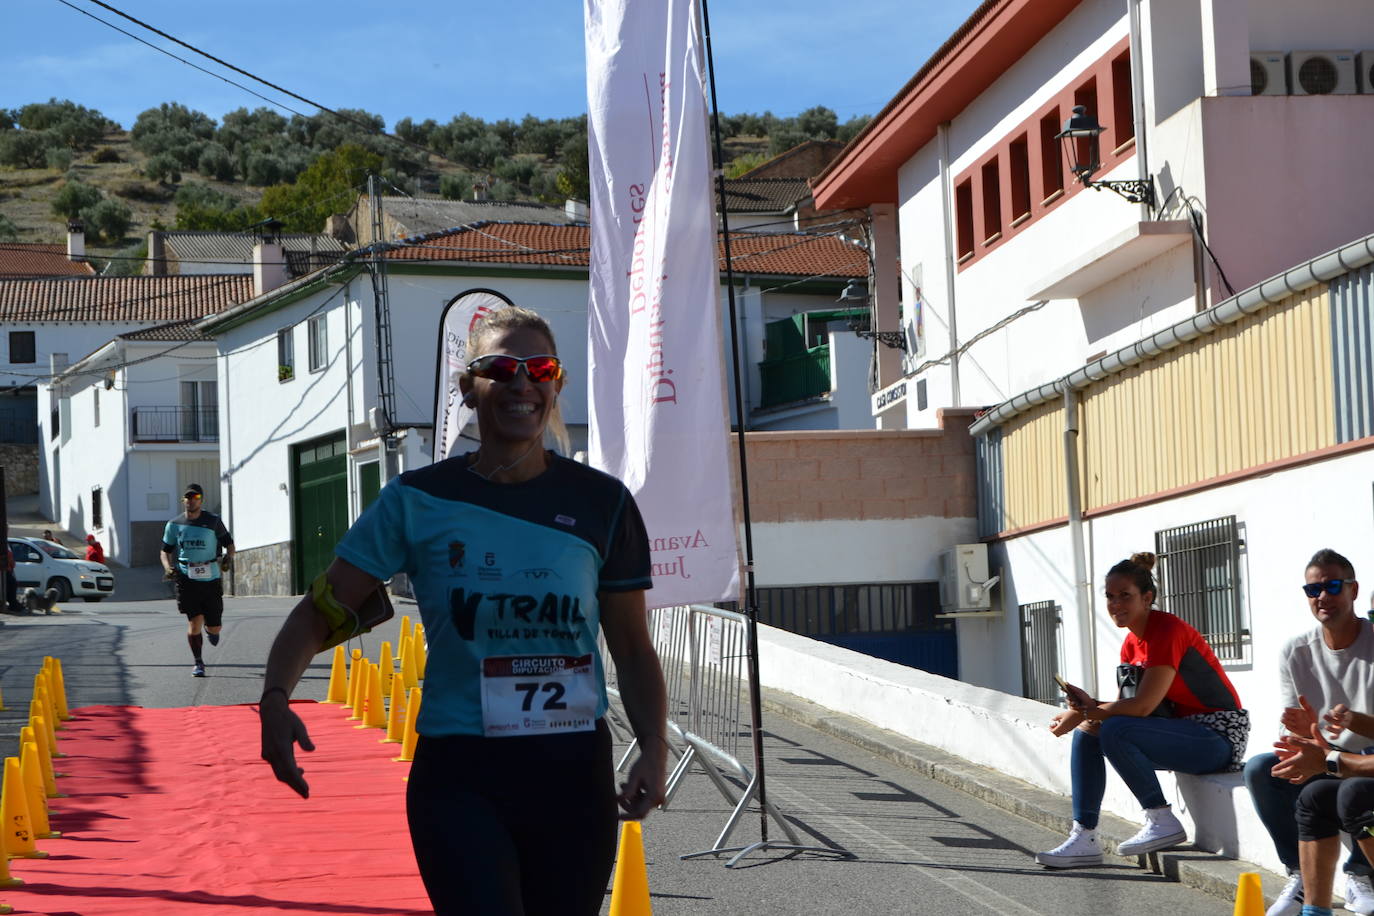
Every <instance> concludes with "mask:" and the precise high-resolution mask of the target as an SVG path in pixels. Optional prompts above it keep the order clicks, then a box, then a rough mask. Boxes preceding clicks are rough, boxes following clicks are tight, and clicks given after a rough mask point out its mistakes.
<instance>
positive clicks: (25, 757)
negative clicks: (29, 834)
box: [19, 741, 62, 840]
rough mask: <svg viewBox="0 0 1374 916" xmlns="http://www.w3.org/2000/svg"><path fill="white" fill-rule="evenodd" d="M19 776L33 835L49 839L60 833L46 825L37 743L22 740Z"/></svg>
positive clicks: (41, 766) (40, 763)
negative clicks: (22, 748)
mask: <svg viewBox="0 0 1374 916" xmlns="http://www.w3.org/2000/svg"><path fill="white" fill-rule="evenodd" d="M19 778H20V781H21V782H23V783H24V791H25V792H26V793H27V794H26V795H25V800H26V801H28V803H29V820H30V821H32V822H33V836H34V839H38V840H51V839H54V838H56V837H60V836H61V835H62V834H60V833H58V832H57V831H55V830H53V829H52V828H51V827H50V826H49V825H48V799H47V796H46V794H45V793H44V791H43V764H42V762H40V761H39V759H38V744H37V743H36V742H33V741H26V742H24V750H23V751H22V752H21V753H20V755H19Z"/></svg>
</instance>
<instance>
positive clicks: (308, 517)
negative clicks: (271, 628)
mask: <svg viewBox="0 0 1374 916" xmlns="http://www.w3.org/2000/svg"><path fill="white" fill-rule="evenodd" d="M291 478H292V480H291V493H292V497H291V514H292V516H293V518H294V519H295V526H294V530H295V534H294V536H293V538H292V544H291V546H292V551H291V555H292V558H293V564H292V566H293V568H292V573H293V575H294V577H295V581H294V582H293V583H292V590H293V591H294V592H295V593H296V594H301V593H302V592H304V591H305V590H306V588H308V587H309V584H310V582H311V581H313V580H314V578H315V577H316V576H318V575H319V574H320V573H322V572H324V570H325V568H326V567H327V566H329V563H330V561H332V560H333V559H334V546H335V545H336V544H338V543H339V540H340V539H341V538H342V537H343V536H344V532H345V531H347V530H348V450H347V446H346V444H345V442H344V434H343V433H342V432H340V433H335V434H333V435H329V436H325V437H323V438H320V439H312V440H311V441H309V442H305V443H302V444H300V445H293V446H292V447H291Z"/></svg>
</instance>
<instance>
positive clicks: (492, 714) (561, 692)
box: [482, 654, 600, 738]
mask: <svg viewBox="0 0 1374 916" xmlns="http://www.w3.org/2000/svg"><path fill="white" fill-rule="evenodd" d="M599 698H600V691H599V690H598V689H597V682H596V668H595V667H594V665H593V664H592V656H591V655H590V654H587V655H582V656H572V655H501V656H492V657H490V658H484V659H482V727H483V733H484V734H485V735H486V736H487V737H488V738H500V737H507V736H514V735H549V734H557V733H559V732H585V731H591V730H592V729H594V728H596V707H597V701H598V699H599Z"/></svg>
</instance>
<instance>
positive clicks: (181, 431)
mask: <svg viewBox="0 0 1374 916" xmlns="http://www.w3.org/2000/svg"><path fill="white" fill-rule="evenodd" d="M133 439H134V441H135V442H218V441H219V409H218V408H215V407H135V408H133Z"/></svg>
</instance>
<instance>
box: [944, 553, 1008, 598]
mask: <svg viewBox="0 0 1374 916" xmlns="http://www.w3.org/2000/svg"><path fill="white" fill-rule="evenodd" d="M999 578H1000V577H998V576H993V577H992V578H989V577H988V545H986V544H955V545H954V546H953V547H951V548H950V549H949V550H946V551H945V552H944V553H942V554H940V609H941V610H942V611H945V612H953V611H990V610H992V587H993V586H994V585H996V584H997V582H998V580H999Z"/></svg>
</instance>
